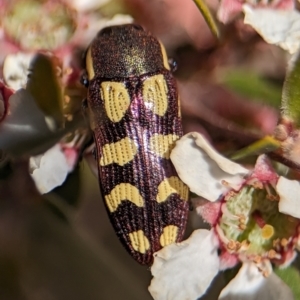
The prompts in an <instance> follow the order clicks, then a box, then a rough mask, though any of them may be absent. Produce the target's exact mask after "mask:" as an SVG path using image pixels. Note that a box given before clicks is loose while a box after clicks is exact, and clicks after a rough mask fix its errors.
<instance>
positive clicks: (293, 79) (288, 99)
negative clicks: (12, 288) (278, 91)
mask: <svg viewBox="0 0 300 300" xmlns="http://www.w3.org/2000/svg"><path fill="white" fill-rule="evenodd" d="M299 83H300V55H298V56H297V57H296V58H295V59H294V60H293V61H292V63H291V65H290V70H289V71H288V72H287V75H286V78H285V82H284V86H283V92H282V116H283V117H288V118H290V119H292V120H293V121H294V122H295V123H296V125H297V127H299V125H300V84H299Z"/></svg>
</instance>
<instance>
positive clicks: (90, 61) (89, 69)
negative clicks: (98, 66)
mask: <svg viewBox="0 0 300 300" xmlns="http://www.w3.org/2000/svg"><path fill="white" fill-rule="evenodd" d="M86 70H87V73H88V79H89V80H91V79H93V78H94V77H95V71H94V65H93V58H92V50H91V47H89V49H88V51H87V54H86Z"/></svg>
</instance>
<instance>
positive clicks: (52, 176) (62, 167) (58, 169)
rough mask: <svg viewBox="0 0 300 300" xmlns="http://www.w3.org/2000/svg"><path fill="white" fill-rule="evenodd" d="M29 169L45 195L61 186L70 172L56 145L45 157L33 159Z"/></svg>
mask: <svg viewBox="0 0 300 300" xmlns="http://www.w3.org/2000/svg"><path fill="white" fill-rule="evenodd" d="M29 168H30V170H33V172H32V174H31V176H32V178H33V180H34V182H35V185H36V187H37V189H38V190H39V192H40V193H41V194H45V193H48V192H50V191H51V190H53V189H54V188H55V187H57V186H60V185H61V184H62V183H63V182H64V181H65V179H66V177H67V175H68V173H69V172H70V170H71V169H70V166H69V164H68V161H67V159H66V157H65V155H64V153H63V151H62V150H61V147H60V145H59V144H56V145H55V146H53V147H52V148H50V149H49V150H48V151H46V152H45V153H44V154H43V155H37V156H35V157H31V158H30V160H29Z"/></svg>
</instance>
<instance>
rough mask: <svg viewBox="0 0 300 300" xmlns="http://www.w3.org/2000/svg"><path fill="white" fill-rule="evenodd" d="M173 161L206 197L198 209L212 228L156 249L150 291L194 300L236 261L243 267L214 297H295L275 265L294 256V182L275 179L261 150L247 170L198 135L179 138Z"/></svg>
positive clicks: (157, 295)
mask: <svg viewBox="0 0 300 300" xmlns="http://www.w3.org/2000/svg"><path fill="white" fill-rule="evenodd" d="M171 160H172V162H173V164H174V166H175V168H176V170H177V172H178V175H179V177H180V178H181V179H182V180H183V181H184V182H185V183H186V184H187V185H188V186H189V187H190V189H191V191H192V192H194V193H197V194H198V195H199V196H201V197H204V198H206V199H207V200H205V201H204V200H202V201H199V202H198V204H199V203H200V205H198V206H197V208H196V209H197V212H198V213H199V214H201V215H202V217H203V218H204V219H205V220H206V221H207V222H209V223H210V225H211V227H212V228H211V230H210V231H208V230H205V229H200V230H198V231H196V233H197V234H196V235H195V233H194V234H193V235H192V236H191V237H190V238H189V239H188V240H187V241H184V242H183V243H180V244H173V245H170V246H167V247H165V248H163V249H162V250H160V251H158V252H157V253H156V254H155V259H154V264H153V266H152V269H151V271H152V274H153V276H154V278H153V280H152V282H151V286H150V288H149V291H150V293H151V294H152V296H153V297H154V299H155V300H160V299H172V300H177V299H178V300H179V299H186V300H188V299H190V300H194V299H197V298H199V297H201V296H202V295H203V294H204V293H205V292H206V290H207V289H208V287H209V286H210V284H211V282H212V280H213V278H214V276H215V275H216V274H217V273H218V271H219V270H224V269H227V268H230V267H234V266H236V265H237V264H238V263H242V267H241V269H240V271H239V272H238V274H237V276H236V277H235V278H234V279H233V280H232V281H231V282H230V283H229V284H228V285H227V286H226V287H225V288H224V289H223V291H222V292H221V294H220V296H219V299H222V300H223V299H293V295H292V292H291V290H290V289H289V287H288V286H286V285H285V284H284V283H283V282H282V281H281V280H280V279H279V278H278V277H277V276H276V275H275V274H274V273H272V263H273V264H276V265H280V266H283V265H284V266H285V265H287V264H289V263H290V262H291V261H292V260H293V259H294V257H295V249H296V247H297V243H298V240H299V236H298V231H299V230H298V229H299V225H300V220H299V218H300V214H299V210H298V209H297V207H298V206H299V205H297V203H296V201H295V199H297V197H298V195H299V192H300V186H299V184H298V182H297V183H296V182H293V181H290V180H287V179H286V178H283V177H280V176H278V175H277V173H275V171H274V170H273V168H272V167H271V165H270V164H269V162H268V160H267V158H266V156H264V155H262V156H260V157H259V158H258V160H257V163H256V165H255V168H254V169H253V170H251V171H249V170H248V169H246V168H244V167H242V166H240V165H238V164H236V163H234V162H232V161H229V160H228V159H226V158H225V157H223V156H221V155H220V154H218V153H217V152H216V151H215V150H214V149H213V148H212V147H211V146H210V145H209V143H208V142H207V141H206V140H205V138H204V137H203V136H202V135H201V134H199V133H190V134H187V135H185V136H184V137H183V138H181V139H180V140H179V141H178V142H177V144H176V146H175V148H174V150H173V151H172V153H171ZM291 187H292V188H291ZM287 190H288V191H287ZM197 237H198V238H197ZM182 245H184V246H182ZM216 253H219V255H218V256H216Z"/></svg>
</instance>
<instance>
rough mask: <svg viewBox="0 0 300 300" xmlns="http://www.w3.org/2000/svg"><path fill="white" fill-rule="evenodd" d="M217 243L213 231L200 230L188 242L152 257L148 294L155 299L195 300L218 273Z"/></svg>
mask: <svg viewBox="0 0 300 300" xmlns="http://www.w3.org/2000/svg"><path fill="white" fill-rule="evenodd" d="M217 250H218V241H217V239H216V237H215V234H214V232H213V231H208V230H205V229H199V230H196V231H194V232H193V234H192V235H191V236H190V238H189V239H187V240H186V241H184V242H182V243H179V244H171V245H169V246H166V247H164V248H163V249H162V250H160V251H158V252H156V253H155V254H154V264H153V266H152V267H151V272H152V275H153V276H154V278H153V279H152V281H151V285H150V286H149V292H150V293H151V295H152V297H153V298H154V299H155V300H182V299H185V300H195V299H197V298H198V297H200V296H202V295H203V294H204V293H205V292H206V290H207V288H208V287H209V286H210V284H211V282H212V280H213V278H214V277H215V276H216V275H217V273H218V270H219V259H218V253H217Z"/></svg>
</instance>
